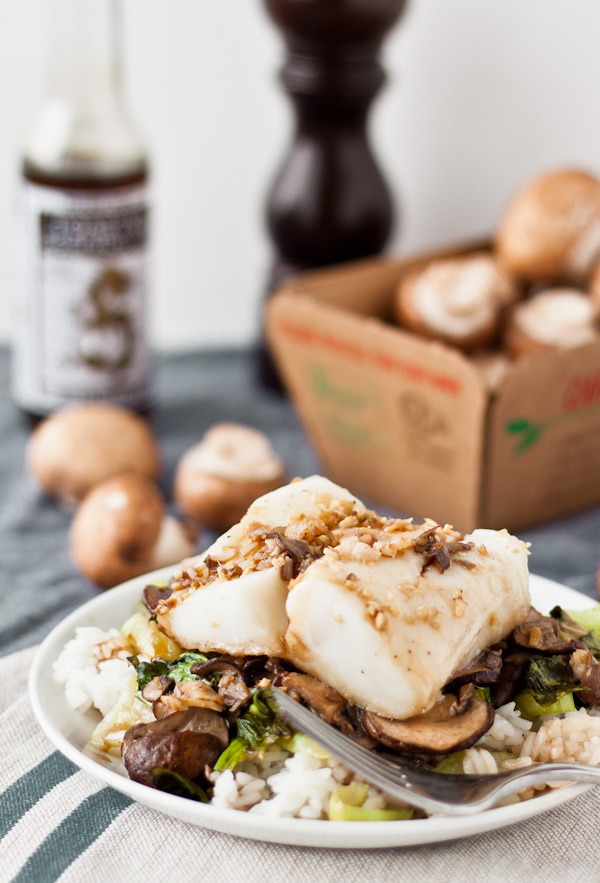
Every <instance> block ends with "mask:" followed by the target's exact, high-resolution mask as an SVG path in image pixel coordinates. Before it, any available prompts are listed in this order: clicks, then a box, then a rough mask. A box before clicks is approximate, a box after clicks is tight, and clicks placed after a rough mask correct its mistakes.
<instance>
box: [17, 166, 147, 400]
mask: <svg viewBox="0 0 600 883" xmlns="http://www.w3.org/2000/svg"><path fill="white" fill-rule="evenodd" d="M145 190H146V188H145V187H144V186H139V185H136V186H132V187H120V188H113V189H102V190H81V191H80V190H60V189H56V188H54V187H46V186H43V185H39V184H34V183H32V182H29V181H25V182H24V186H23V194H22V195H23V200H22V205H21V209H22V215H21V223H22V229H21V234H22V237H21V245H22V255H21V259H22V265H21V291H20V302H19V304H18V315H17V327H16V334H15V350H14V361H13V392H14V397H15V399H16V401H17V403H18V404H19V405H20V406H21V407H23V408H25V409H26V410H30V411H33V412H34V413H47V412H49V411H50V410H52V409H54V408H56V407H58V406H60V405H62V404H66V403H67V402H71V401H76V400H82V399H87V400H94V399H102V400H109V401H113V402H116V403H119V404H123V405H128V406H130V407H134V408H135V407H138V408H139V407H146V406H147V405H148V401H149V360H148V348H147V335H146V323H145V318H146V317H145V314H146V302H145V286H144V273H145V258H146V241H147V204H146V192H145Z"/></svg>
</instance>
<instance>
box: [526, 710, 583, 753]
mask: <svg viewBox="0 0 600 883" xmlns="http://www.w3.org/2000/svg"><path fill="white" fill-rule="evenodd" d="M527 757H530V758H531V759H532V761H539V762H542V763H545V762H550V763H552V762H554V763H557V762H559V761H574V762H575V763H587V764H591V765H592V766H598V765H600V717H598V716H596V715H591V714H588V713H587V711H586V710H585V709H583V708H581V709H579V711H571V712H569V713H568V714H565V715H564V716H560V717H558V718H553V719H550V720H546V721H545V722H544V723H543V724H542V726H541V727H540V728H539V730H538V731H537V733H530V734H529V735H528V736H527V738H526V739H525V741H524V743H523V747H522V749H521V753H520V758H521V759H523V758H527Z"/></svg>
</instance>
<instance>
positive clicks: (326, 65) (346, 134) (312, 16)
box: [261, 0, 407, 385]
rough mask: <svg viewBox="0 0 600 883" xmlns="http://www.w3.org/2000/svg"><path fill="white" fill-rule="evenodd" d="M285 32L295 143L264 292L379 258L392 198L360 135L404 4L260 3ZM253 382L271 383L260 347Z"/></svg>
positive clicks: (286, 165) (271, 219)
mask: <svg viewBox="0 0 600 883" xmlns="http://www.w3.org/2000/svg"><path fill="white" fill-rule="evenodd" d="M264 2H265V6H266V9H267V11H268V13H269V14H270V16H271V18H272V19H273V20H274V22H275V23H276V25H277V26H278V27H279V28H280V29H281V31H282V32H283V36H284V39H285V43H286V61H285V64H284V66H283V69H282V72H281V80H282V82H283V85H284V87H285V90H286V92H287V93H288V95H289V96H290V98H291V100H292V102H293V105H294V110H295V114H296V132H295V137H294V142H293V144H292V146H291V149H290V151H289V153H288V155H287V156H286V157H285V159H284V162H283V165H282V167H281V169H280V171H279V173H278V175H277V177H276V179H275V181H274V184H273V187H272V190H271V193H270V195H269V198H268V203H267V220H268V228H269V232H270V234H271V237H272V239H273V242H274V244H275V251H276V258H275V262H274V265H273V269H272V273H271V277H270V279H269V283H268V291H269V292H272V291H274V290H276V289H277V288H278V287H279V286H280V285H281V284H282V283H283V282H285V280H286V279H287V278H289V277H290V276H293V275H295V274H297V273H299V272H302V271H303V270H306V269H310V268H312V267H321V266H324V265H326V264H335V263H340V262H342V261H347V260H355V259H358V258H362V257H366V256H368V255H373V254H377V253H378V252H380V251H381V250H382V248H383V247H384V245H385V243H386V240H387V238H388V236H389V233H390V229H391V225H392V215H393V211H392V200H391V196H390V193H389V190H388V188H387V186H386V183H385V181H384V179H383V176H382V174H381V172H380V170H379V168H378V166H377V163H376V161H375V159H374V157H373V155H372V153H371V150H370V147H369V143H368V140H367V115H368V111H369V107H370V105H371V102H372V100H373V98H374V96H375V94H376V93H377V92H378V90H379V89H380V87H381V85H382V84H383V82H384V80H385V73H384V71H383V68H382V66H381V64H380V62H379V60H378V53H379V49H380V47H381V43H382V41H383V38H384V36H385V35H386V33H387V31H388V30H389V29H390V28H391V27H392V25H393V24H394V22H395V21H396V20H397V19H398V18H399V16H400V14H401V13H402V11H403V9H404V7H405V6H406V2H407V0H264ZM261 378H262V380H263V381H264V382H266V383H267V384H268V385H273V374H272V365H271V364H270V360H269V357H268V354H267V353H263V358H262V359H261Z"/></svg>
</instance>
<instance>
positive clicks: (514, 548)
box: [158, 476, 530, 718]
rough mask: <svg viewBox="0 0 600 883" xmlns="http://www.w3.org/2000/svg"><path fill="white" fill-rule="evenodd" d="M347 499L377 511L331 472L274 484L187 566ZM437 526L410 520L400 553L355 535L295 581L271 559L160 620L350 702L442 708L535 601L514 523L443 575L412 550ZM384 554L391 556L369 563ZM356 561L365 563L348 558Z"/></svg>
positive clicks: (391, 712)
mask: <svg viewBox="0 0 600 883" xmlns="http://www.w3.org/2000/svg"><path fill="white" fill-rule="evenodd" d="M335 500H347V501H352V503H353V504H354V511H355V512H357V513H359V514H362V513H364V512H365V511H366V510H365V507H364V506H363V504H362V503H361V502H360V501H358V500H356V498H355V497H353V496H352V494H350V493H349V492H348V491H347V490H345V489H344V488H341V487H338V486H337V485H335V484H333V483H332V482H330V481H328V480H327V479H325V478H322V477H320V476H312V477H311V478H307V479H305V480H303V481H298V482H293V483H292V484H290V485H287V486H285V487H282V488H279V489H278V490H276V491H272V492H271V493H269V494H266V495H265V496H264V497H260V498H259V499H258V500H256V501H255V502H254V503H253V504H252V506H251V507H250V509H249V510H248V512H247V513H246V515H245V516H244V518H243V519H242V521H241V522H240V523H239V524H237V525H235V526H234V527H233V528H232V529H231V530H230V531H228V532H227V533H225V534H223V536H222V537H220V538H219V539H218V540H217V541H216V542H215V543H214V544H213V545H212V546H211V547H210V549H208V550H207V552H205V553H204V555H202V556H200V557H199V558H197V559H190V560H189V561H188V562H184V566H185V567H188V566H190V565H193V563H194V562H199V561H202V560H204V559H206V558H207V557H209V556H210V557H212V558H214V559H217V560H219V561H221V562H222V561H225V562H226V561H227V560H229V558H230V557H231V555H232V554H233V552H234V551H235V550H236V549H238V548H239V545H240V543H241V542H243V541H244V540H245V539H246V538H247V536H248V532H249V530H252V528H253V527H254V526H256V525H257V524H260V525H264V526H266V527H268V528H277V527H279V528H283V527H285V526H287V525H289V524H290V523H292V522H294V521H295V520H299V519H301V518H302V517H303V516H305V517H308V518H310V517H311V516H318V515H319V514H320V513H321V512H322V511H323V510H324V509H327V507H328V506H329V505H330V504H331V503H332V501H335ZM431 524H433V522H432V523H431ZM427 528H428V525H424V526H423V525H418V526H414V527H413V526H412V525H409V524H405V525H403V526H402V530H401V531H400V534H401V537H402V538H403V541H405V543H406V546H408V547H409V548H406V549H405V550H404V551H402V552H400V553H399V554H396V557H389V556H387V557H386V555H385V554H384V555H381V553H380V552H375V553H374V550H373V548H371V547H370V546H368V545H366V544H362V543H359V544H358V545H359V546H360V547H361V549H360V552H359V554H357V555H356V556H354V555H353V548H354V550H355V551H356V548H357V547H356V542H357V538H356V536H354V537H352V536H348V540H346V537H345V535H344V539H343V540H342V543H341V544H340V546H339V547H338V549H328V550H327V551H326V553H325V555H324V556H323V557H322V558H320V559H318V560H316V561H314V562H313V563H312V564H310V566H309V567H308V568H307V569H306V570H305V571H304V573H302V574H301V575H300V576H299V577H298V578H297V579H296V580H295V581H294V582H293V583H291V586H290V585H289V584H288V583H287V582H286V581H285V580H284V579H282V578H281V576H280V572H279V568H277V567H268V568H266V569H264V570H256V571H254V572H250V573H246V574H243V575H242V576H240V577H238V578H234V579H225V578H219V579H217V580H215V581H213V582H210V583H208V584H207V585H204V586H200V587H198V588H193V589H192V590H191V591H189V592H183V593H182V594H181V596H178V595H177V593H176V594H175V595H173V598H172V599H171V600H170V601H169V602H167V604H166V605H165V606H164V607H163V608H162V609H161V608H159V610H158V622H159V624H160V626H161V628H163V629H164V630H165V631H166V632H168V633H169V634H170V635H172V636H173V637H174V638H175V639H176V640H177V641H178V642H179V643H180V644H181V645H182V646H183V647H187V648H191V649H199V650H206V651H217V652H221V653H226V654H231V655H246V654H248V655H252V654H256V655H261V654H266V655H269V656H284V657H287V658H288V659H289V660H290V661H292V662H293V663H294V664H295V665H297V667H298V668H300V669H301V670H303V671H306V672H308V673H310V674H313V675H315V677H317V678H319V679H320V680H322V681H325V682H326V683H328V684H330V685H331V686H332V687H334V688H335V689H336V690H338V691H339V692H340V693H341V694H342V695H343V696H344V697H345V698H346V699H347V700H348V701H350V702H353V703H355V704H357V705H360V706H363V707H366V708H369V709H371V710H373V711H376V712H378V713H379V714H382V715H385V716H387V717H395V718H406V717H410V716H411V715H413V714H415V713H418V712H419V711H422V710H424V709H426V708H428V707H429V706H430V705H432V704H433V703H434V702H435V700H436V698H437V697H438V694H439V691H440V689H441V687H442V686H443V685H444V684H445V683H446V681H447V680H448V679H449V678H450V677H451V676H452V674H453V673H454V672H456V671H458V670H459V669H460V668H463V667H464V666H466V665H467V664H468V663H469V662H470V661H471V660H472V659H473V658H474V657H475V656H476V655H477V654H478V653H479V652H481V651H482V650H483V649H485V648H486V647H488V646H489V645H490V644H493V643H495V642H496V641H498V640H500V639H501V638H503V637H505V636H506V635H507V634H508V633H509V632H510V631H511V630H512V629H513V628H514V627H515V626H516V625H518V624H519V623H520V622H521V621H522V620H523V619H524V618H525V616H526V615H527V612H528V610H529V606H530V600H529V588H528V573H527V547H526V545H525V544H524V543H522V542H521V541H520V540H518V539H517V538H516V537H513V536H511V535H510V534H508V533H507V532H506V531H500V532H496V531H491V530H476V531H474V532H473V534H471V535H467V536H466V537H465V538H464V540H465V542H472V543H473V548H472V549H470V550H469V551H464V550H461V551H460V552H459V553H457V554H455V555H454V556H452V557H451V564H450V566H449V568H448V569H447V570H445V571H444V572H443V573H440V571H439V570H438V569H437V567H436V564H435V563H433V564H431V565H430V566H428V567H427V568H426V569H425V570H423V568H424V564H425V563H426V558H425V557H424V555H423V554H422V553H419V552H415V551H414V550H413V549H412V544H413V543H414V540H415V538H416V537H417V536H419V535H420V534H422V533H423V532H424V531H425V530H426V529H427ZM448 537H449V539H450V540H451V539H452V536H450V535H448ZM361 555H362V556H363V558H362V559H361ZM374 555H380V557H378V558H377V560H367V559H368V558H369V556H371V557H373V556H374ZM354 557H357V558H358V559H359V560H348V558H350V559H353V558H354ZM459 560H463V561H466V562H470V563H471V564H472V565H473V567H472V569H469V568H468V567H465V566H463V565H461V564H460V563H459ZM349 574H352V575H353V576H352V578H351V579H350V580H348V579H347V577H348V576H349Z"/></svg>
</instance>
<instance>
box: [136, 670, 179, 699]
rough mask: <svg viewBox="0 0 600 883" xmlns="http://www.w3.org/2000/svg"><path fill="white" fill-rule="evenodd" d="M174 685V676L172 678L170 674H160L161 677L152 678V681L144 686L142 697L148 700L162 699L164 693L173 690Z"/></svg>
mask: <svg viewBox="0 0 600 883" xmlns="http://www.w3.org/2000/svg"><path fill="white" fill-rule="evenodd" d="M174 686H175V681H174V680H173V678H170V677H169V676H168V675H160V676H159V677H156V678H152V680H151V681H148V683H147V684H145V685H144V686H143V687H142V698H143V699H145V700H146V702H156V700H157V699H160V697H161V696H162V695H163V694H164V693H166V692H167V691H168V690H171V689H172V688H173V687H174Z"/></svg>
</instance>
